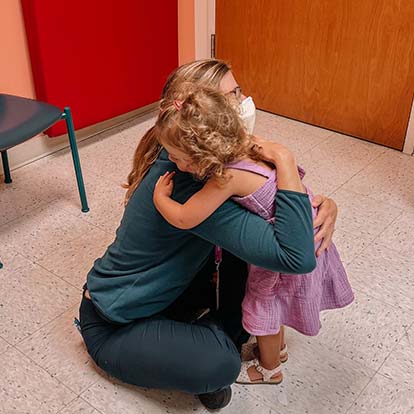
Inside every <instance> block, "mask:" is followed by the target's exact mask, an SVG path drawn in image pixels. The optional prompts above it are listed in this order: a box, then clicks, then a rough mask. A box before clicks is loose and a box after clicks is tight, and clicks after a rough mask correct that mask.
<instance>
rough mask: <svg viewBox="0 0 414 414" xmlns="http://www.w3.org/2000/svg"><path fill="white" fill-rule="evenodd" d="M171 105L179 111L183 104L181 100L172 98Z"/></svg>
mask: <svg viewBox="0 0 414 414" xmlns="http://www.w3.org/2000/svg"><path fill="white" fill-rule="evenodd" d="M173 105H174V108H175V109H176V110H177V111H180V110H181V108H182V106H183V102H182V101H179V100H178V99H174V100H173Z"/></svg>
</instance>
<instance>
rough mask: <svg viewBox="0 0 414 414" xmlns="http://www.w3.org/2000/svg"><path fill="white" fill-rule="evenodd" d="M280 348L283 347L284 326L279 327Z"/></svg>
mask: <svg viewBox="0 0 414 414" xmlns="http://www.w3.org/2000/svg"><path fill="white" fill-rule="evenodd" d="M279 332H280V350H282V349H283V348H284V347H285V327H284V326H281V327H280V331H279Z"/></svg>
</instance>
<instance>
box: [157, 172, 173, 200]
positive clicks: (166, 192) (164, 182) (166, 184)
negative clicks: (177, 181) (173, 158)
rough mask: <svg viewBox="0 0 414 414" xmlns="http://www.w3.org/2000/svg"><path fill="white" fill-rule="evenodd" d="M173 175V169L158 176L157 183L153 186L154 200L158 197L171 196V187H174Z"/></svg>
mask: <svg viewBox="0 0 414 414" xmlns="http://www.w3.org/2000/svg"><path fill="white" fill-rule="evenodd" d="M174 175H175V171H173V172H168V171H167V172H166V173H165V174H164V175H162V176H161V177H160V178H158V181H157V183H156V184H155V188H154V200H155V199H157V198H158V197H171V194H172V191H173V188H174V181H173V177H174Z"/></svg>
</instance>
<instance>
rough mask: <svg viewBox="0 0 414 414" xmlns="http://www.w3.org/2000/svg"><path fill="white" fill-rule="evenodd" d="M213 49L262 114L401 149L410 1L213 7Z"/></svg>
mask: <svg viewBox="0 0 414 414" xmlns="http://www.w3.org/2000/svg"><path fill="white" fill-rule="evenodd" d="M216 42H217V44H216V55H217V57H218V58H221V59H225V60H226V61H229V62H230V63H231V65H232V67H233V70H234V72H235V74H236V78H237V79H238V81H239V83H240V84H241V85H242V86H243V89H244V90H245V91H246V92H247V93H249V94H251V95H252V96H253V97H254V99H255V102H256V105H257V107H258V108H260V109H263V110H266V111H270V112H273V113H276V114H280V115H283V116H287V117H290V118H294V119H298V120H300V121H304V122H308V123H310V124H314V125H318V126H321V127H324V128H328V129H332V130H335V131H339V132H343V133H346V134H349V135H354V136H356V137H360V138H363V139H366V140H369V141H372V142H376V143H379V144H383V145H386V146H389V147H392V148H396V149H400V150H401V149H402V147H403V144H404V138H405V133H406V130H407V125H408V119H409V114H410V109H411V103H412V99H413V92H414V1H413V0H289V1H288V0H254V1H252V0H216Z"/></svg>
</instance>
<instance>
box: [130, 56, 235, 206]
mask: <svg viewBox="0 0 414 414" xmlns="http://www.w3.org/2000/svg"><path fill="white" fill-rule="evenodd" d="M229 70H230V66H229V65H228V64H227V63H225V62H223V61H221V60H217V59H204V60H198V61H195V62H190V63H187V64H185V65H182V66H180V67H179V68H177V69H176V70H175V71H174V72H172V73H171V75H170V76H169V77H168V79H167V81H166V83H165V86H164V88H163V91H162V95H161V97H162V98H163V99H168V98H169V99H171V97H172V96H174V95H175V94H176V92H175V91H176V90H177V89H180V87H181V86H180V85H182V83H183V82H186V81H189V82H193V83H194V84H197V85H199V86H200V87H202V86H210V87H213V88H217V89H218V88H219V86H220V82H221V80H222V79H223V77H224V75H225V74H226V73H227V72H228V71H229ZM161 150H162V146H161V145H160V143H159V142H158V140H157V137H156V132H155V128H154V127H152V128H150V129H149V130H148V131H147V132H146V133H145V135H144V136H143V137H142V139H141V141H140V142H139V144H138V146H137V148H136V150H135V154H134V158H133V165H132V170H131V172H130V173H129V175H128V179H127V183H126V184H124V185H123V187H124V188H126V189H127V191H126V194H125V204H127V203H128V201H129V199H130V198H131V196H132V194H133V193H134V191H135V190H136V188H137V187H138V185H139V183H140V182H141V181H142V179H143V178H144V176H145V175H146V173H147V172H148V171H149V169H150V168H151V165H152V164H153V163H154V162H155V161H156V159H157V158H158V156H159V154H160V152H161Z"/></svg>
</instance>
